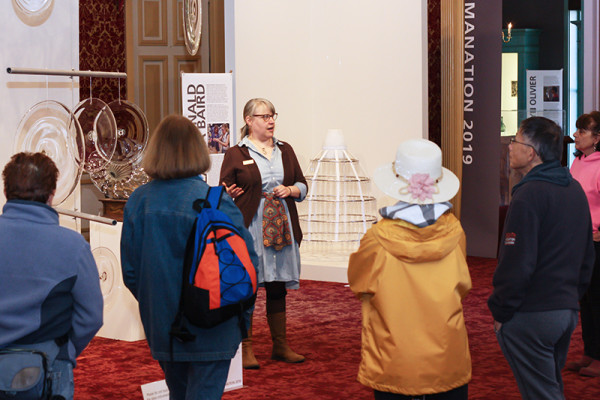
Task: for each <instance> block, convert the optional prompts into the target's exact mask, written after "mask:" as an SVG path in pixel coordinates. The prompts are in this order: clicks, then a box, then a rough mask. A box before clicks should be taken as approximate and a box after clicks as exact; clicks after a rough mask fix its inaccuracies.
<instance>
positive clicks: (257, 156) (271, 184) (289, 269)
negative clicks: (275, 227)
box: [240, 137, 307, 289]
mask: <svg viewBox="0 0 600 400" xmlns="http://www.w3.org/2000/svg"><path fill="white" fill-rule="evenodd" d="M273 142H274V143H277V139H275V138H273ZM240 144H244V145H246V146H248V148H249V150H250V156H251V157H252V158H253V159H254V162H255V163H256V165H257V167H258V170H259V171H260V175H261V177H262V191H263V192H266V193H270V192H272V191H273V189H274V188H275V187H277V186H279V185H281V184H282V183H283V163H282V159H281V150H280V149H279V147H278V146H274V147H273V153H272V154H271V159H270V160H269V159H268V158H267V157H265V156H264V155H263V154H262V153H261V152H260V151H259V150H258V149H257V148H256V146H254V144H253V143H252V142H251V141H250V140H249V139H248V137H245V138H243V139H242V140H241V142H240ZM294 186H296V187H297V188H298V189H299V190H300V197H299V198H297V199H296V200H297V201H302V200H304V198H305V197H306V193H307V187H306V185H304V184H303V183H299V182H297V183H295V184H294ZM264 202H265V199H264V198H261V200H260V205H259V207H258V210H257V211H256V214H255V215H254V218H252V222H251V223H250V226H249V227H248V230H249V231H250V234H251V235H252V237H253V238H254V249H255V250H256V254H257V255H258V260H259V261H258V265H257V268H256V271H257V273H258V283H259V285H260V286H264V282H275V281H277V282H286V288H287V289H298V288H299V287H300V249H299V247H298V243H297V242H296V240H295V239H294V232H293V231H292V227H291V225H290V227H289V228H290V233H291V235H292V244H291V245H289V246H285V247H284V248H283V249H281V250H274V249H273V248H272V247H265V246H264V245H263V240H262V237H263V230H262V215H263V208H264ZM282 204H283V206H284V207H285V212H286V214H287V216H288V224H289V223H290V222H289V221H290V220H291V218H290V212H289V210H288V207H287V204H286V203H285V201H282Z"/></svg>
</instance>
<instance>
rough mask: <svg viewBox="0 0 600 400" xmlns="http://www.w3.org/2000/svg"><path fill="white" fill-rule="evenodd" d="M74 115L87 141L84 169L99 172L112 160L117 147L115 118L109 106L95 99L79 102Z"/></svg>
mask: <svg viewBox="0 0 600 400" xmlns="http://www.w3.org/2000/svg"><path fill="white" fill-rule="evenodd" d="M73 114H75V117H76V118H77V120H78V121H79V124H80V125H81V129H82V131H83V138H84V141H85V163H84V164H83V169H84V170H85V171H87V172H92V171H97V170H99V169H101V168H103V167H104V166H105V165H106V164H107V163H108V162H109V161H110V160H111V158H112V156H113V154H114V152H115V148H116V147H117V121H116V120H115V116H114V115H113V113H112V110H111V109H110V107H109V106H108V104H106V103H105V102H103V101H102V100H100V99H98V98H93V97H90V98H87V99H85V100H83V101H81V102H79V104H77V105H76V106H75V110H74V111H73Z"/></svg>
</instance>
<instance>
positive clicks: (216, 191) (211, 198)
mask: <svg viewBox="0 0 600 400" xmlns="http://www.w3.org/2000/svg"><path fill="white" fill-rule="evenodd" d="M223 189H224V188H223V186H211V187H209V188H208V194H207V195H206V201H207V202H208V204H209V205H210V207H211V208H214V209H217V208H219V204H221V196H222V195H223Z"/></svg>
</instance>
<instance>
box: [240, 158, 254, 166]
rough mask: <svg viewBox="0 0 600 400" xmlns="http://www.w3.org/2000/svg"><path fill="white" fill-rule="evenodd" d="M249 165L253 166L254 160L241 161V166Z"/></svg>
mask: <svg viewBox="0 0 600 400" xmlns="http://www.w3.org/2000/svg"><path fill="white" fill-rule="evenodd" d="M250 164H254V160H253V159H250V160H244V161H242V165H250Z"/></svg>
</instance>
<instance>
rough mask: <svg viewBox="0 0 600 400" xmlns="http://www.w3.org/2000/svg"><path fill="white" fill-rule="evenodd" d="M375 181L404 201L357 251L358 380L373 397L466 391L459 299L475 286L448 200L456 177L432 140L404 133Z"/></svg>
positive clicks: (351, 273)
mask: <svg viewBox="0 0 600 400" xmlns="http://www.w3.org/2000/svg"><path fill="white" fill-rule="evenodd" d="M373 180H374V182H375V184H376V185H377V187H378V188H379V189H381V190H382V191H383V192H384V193H386V194H387V195H388V196H391V197H393V198H395V199H397V200H399V202H398V203H396V204H395V205H393V206H389V207H384V208H382V209H381V210H380V213H381V216H382V217H383V219H382V220H380V221H379V222H378V223H377V224H375V225H373V227H372V228H371V229H369V230H368V231H367V233H366V234H365V235H364V237H363V238H362V240H361V243H360V248H359V249H358V251H356V252H355V253H353V254H352V255H351V256H350V261H349V265H348V281H349V283H350V288H351V289H352V291H353V292H354V293H355V294H356V295H357V297H359V298H360V299H361V301H362V314H363V316H362V351H361V355H362V360H361V363H360V367H359V372H358V381H359V382H360V383H362V384H363V385H365V386H368V387H371V388H373V389H374V391H375V399H377V400H380V399H413V398H415V397H416V396H423V395H427V396H423V397H419V398H426V399H461V400H462V399H467V397H468V386H467V384H468V382H469V381H470V380H471V356H470V353H469V343H468V338H467V330H466V328H465V321H464V317H463V313H462V299H463V298H464V296H465V295H466V294H467V292H468V291H469V290H470V289H471V278H470V275H469V270H468V267H467V262H466V250H465V246H466V240H465V234H464V231H463V229H462V227H461V225H460V222H459V221H458V220H457V219H456V217H455V216H454V215H453V214H452V213H451V212H449V210H450V208H451V207H452V205H451V204H450V203H449V202H448V201H449V200H450V199H452V198H453V197H454V196H455V195H456V193H457V192H458V188H459V181H458V178H457V177H456V176H455V175H454V174H453V173H452V172H450V171H449V170H447V169H445V168H442V153H441V150H440V148H439V147H438V146H437V145H436V144H435V143H433V142H430V141H428V140H424V139H416V140H407V141H405V142H403V143H401V144H400V146H399V147H398V152H397V154H396V160H395V162H393V163H388V164H386V165H383V166H381V167H379V168H378V169H377V170H376V172H375V175H374V177H373Z"/></svg>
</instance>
